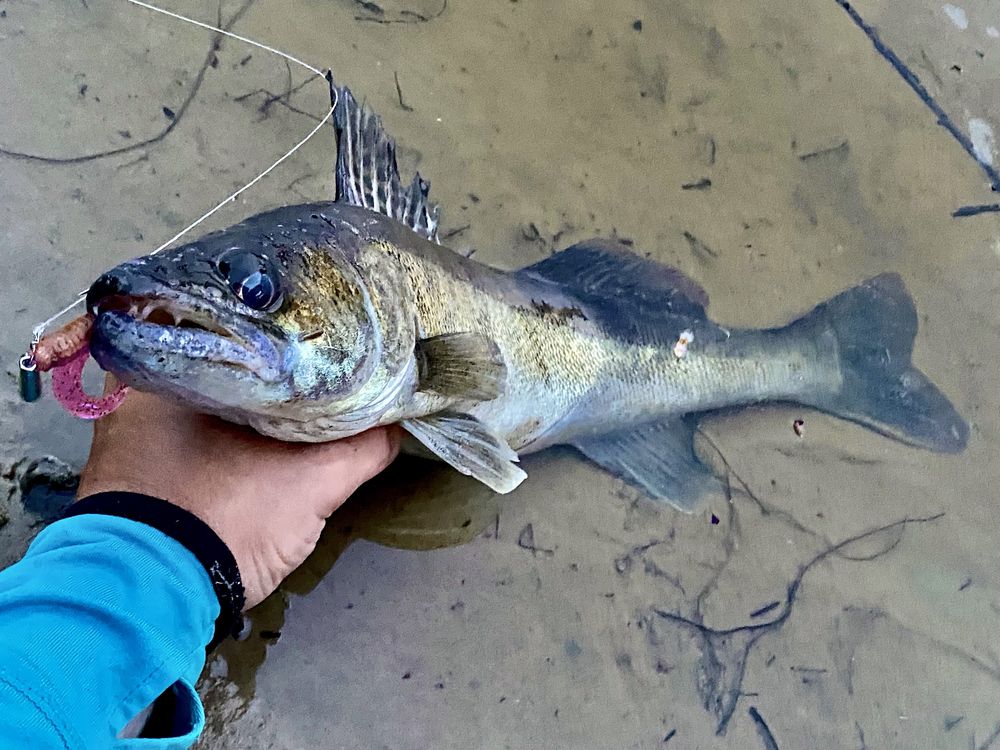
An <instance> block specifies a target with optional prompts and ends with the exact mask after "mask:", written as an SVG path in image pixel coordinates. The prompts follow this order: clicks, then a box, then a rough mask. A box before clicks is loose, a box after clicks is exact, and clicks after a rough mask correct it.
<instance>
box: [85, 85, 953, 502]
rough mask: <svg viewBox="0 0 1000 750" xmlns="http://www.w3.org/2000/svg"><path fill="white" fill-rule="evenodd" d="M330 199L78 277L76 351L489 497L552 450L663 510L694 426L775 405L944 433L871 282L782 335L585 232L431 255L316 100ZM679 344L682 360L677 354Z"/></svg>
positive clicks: (382, 174)
mask: <svg viewBox="0 0 1000 750" xmlns="http://www.w3.org/2000/svg"><path fill="white" fill-rule="evenodd" d="M339 97H340V99H339V102H338V111H337V116H336V123H337V133H338V161H337V186H338V190H337V192H338V195H337V200H335V201H330V202H324V203H315V204H308V205H301V206H289V207H285V208H281V209H277V210H275V211H271V212H268V213H265V214H261V215H258V216H255V217H252V218H250V219H248V220H246V221H244V222H242V223H241V224H238V225H236V226H234V227H231V228H229V229H226V230H223V231H221V232H217V233H214V234H210V235H207V236H206V237H203V238H201V239H199V240H198V241H196V242H194V243H191V244H189V245H184V246H181V247H178V248H175V249H173V250H170V251H168V252H167V253H165V254H163V255H159V256H153V257H145V258H139V259H136V260H133V261H130V262H128V263H125V264H122V265H120V266H118V267H116V268H115V269H112V270H111V271H109V272H108V273H107V274H105V275H103V276H102V277H101V278H100V279H98V280H97V281H96V282H95V283H94V285H93V286H92V287H91V290H90V293H89V295H88V305H89V308H90V310H91V312H92V313H94V314H95V315H96V323H95V330H94V334H93V339H92V343H91V350H92V351H93V353H94V356H95V357H96V358H97V360H98V362H99V363H100V364H101V365H102V366H103V367H104V368H105V369H107V370H109V371H111V372H113V373H115V374H116V375H117V376H118V377H119V378H121V379H123V380H124V381H125V382H127V383H129V384H131V385H133V386H135V387H137V388H140V389H145V390H152V391H156V392H160V393H164V394H168V395H171V396H173V397H175V398H178V399H180V400H183V401H185V402H187V403H190V404H192V405H194V406H195V407H197V408H199V409H201V410H203V411H206V412H209V413H213V414H217V415H219V416H221V417H223V418H225V419H228V420H230V421H233V422H237V423H242V424H248V425H250V426H252V427H253V428H254V429H256V430H257V431H259V432H261V433H263V434H266V435H270V436H273V437H276V438H279V439H282V440H287V441H324V440H333V439H338V438H341V437H346V436H349V435H353V434H356V433H358V432H361V431H363V430H365V429H369V428H372V427H375V426H379V425H386V424H395V423H399V424H402V425H403V426H404V427H405V428H406V429H407V430H408V431H409V432H410V434H411V435H412V436H413V437H414V438H415V439H416V441H415V443H414V444H415V445H418V446H419V447H420V450H421V451H423V452H426V453H429V454H431V455H433V456H436V457H438V458H440V459H442V460H444V461H446V462H448V463H449V464H451V465H452V466H454V467H455V468H457V469H458V470H460V471H462V472H463V473H466V474H470V475H472V476H474V477H476V478H477V479H479V480H480V481H483V482H484V483H486V484H488V485H489V486H490V487H492V488H493V489H495V490H497V491H499V492H507V491H510V490H511V489H513V488H514V487H516V486H517V485H518V484H519V483H520V482H521V481H522V480H523V479H524V476H525V475H524V472H523V471H522V470H521V469H520V468H519V467H518V466H517V465H516V462H517V457H518V455H519V454H525V453H530V452H533V451H537V450H541V449H543V448H546V447H549V446H552V445H557V444H567V445H573V446H575V447H577V448H578V449H579V450H580V451H581V452H582V453H584V455H586V456H587V457H588V458H590V459H591V460H593V461H594V462H595V463H597V464H599V465H601V466H602V467H604V468H605V469H607V470H609V471H611V472H613V473H615V474H616V475H618V476H620V477H622V478H624V479H625V480H626V481H629V482H631V483H632V484H635V485H637V486H639V487H640V488H642V489H643V490H645V491H646V492H647V493H648V494H650V495H651V496H653V497H655V498H658V499H662V500H666V501H668V502H670V503H671V504H673V505H674V506H675V507H678V508H681V509H684V510H690V509H691V508H692V507H693V505H694V502H695V501H696V500H697V497H698V496H699V495H700V494H701V493H702V492H703V491H704V489H705V488H706V486H708V485H711V484H713V483H715V481H716V480H715V479H714V477H713V476H712V475H711V473H710V472H709V471H708V469H707V468H706V467H705V466H703V465H702V464H701V463H700V462H699V461H698V459H697V457H696V456H695V454H694V450H693V443H692V438H693V429H694V425H695V418H696V417H697V415H699V414H704V413H706V412H710V411H712V410H716V409H720V408H726V407H733V406H739V405H745V404H751V403H760V402H765V401H791V402H796V403H801V404H804V405H807V406H812V407H816V408H819V409H822V410H824V411H827V412H830V413H833V414H836V415H838V416H841V417H844V418H847V419H852V420H854V421H857V422H860V423H863V424H865V425H867V426H869V427H872V428H874V429H876V430H878V431H880V432H883V433H885V434H887V435H890V436H892V437H895V438H898V439H900V440H903V441H905V442H908V443H911V444H915V445H918V446H921V447H925V448H930V449H933V450H938V451H957V450H961V449H962V448H963V447H964V445H965V443H966V440H967V437H968V428H967V426H966V424H965V422H964V421H963V420H962V418H961V417H960V416H959V415H958V414H957V412H956V411H955V410H954V408H953V407H952V406H951V404H950V403H949V402H948V400H947V398H945V397H944V396H943V395H942V394H941V393H940V392H939V391H938V390H937V389H936V388H935V387H934V386H933V385H932V384H931V383H930V381H929V380H927V378H926V377H925V376H924V375H923V374H922V373H920V372H919V371H918V370H916V369H915V368H914V367H913V366H912V364H911V362H910V354H911V350H912V343H913V339H914V337H915V335H916V328H917V319H916V313H915V310H914V308H913V304H912V301H911V300H910V298H909V295H908V294H907V293H906V290H905V288H904V287H903V284H902V282H901V280H900V279H899V278H898V277H897V276H894V275H883V276H880V277H876V278H875V279H872V280H869V281H867V282H865V283H863V284H861V285H860V286H858V287H856V288H854V289H851V290H848V291H846V292H844V293H842V294H841V295H839V296H837V297H835V298H834V299H832V300H830V301H828V302H826V303H824V304H822V305H820V306H819V307H817V308H816V309H815V310H814V311H813V312H811V313H810V314H808V315H806V316H804V317H803V318H801V319H799V320H797V321H794V322H792V323H791V324H789V325H787V326H784V327H781V328H774V329H764V330H756V329H734V330H727V329H725V328H723V327H721V326H719V325H718V324H716V323H713V322H712V321H711V320H709V319H708V317H707V315H706V313H705V308H706V306H707V302H708V299H707V295H706V294H705V292H704V291H703V290H702V289H701V288H700V287H699V286H698V285H697V284H696V283H695V282H693V281H692V280H690V279H688V278H687V277H685V276H684V275H683V274H681V273H680V272H678V271H676V270H673V269H669V268H666V267H664V266H662V265H660V264H657V263H655V262H653V261H649V260H646V259H645V258H642V257H640V256H637V255H635V254H633V253H631V252H629V251H627V250H625V249H624V248H621V247H619V246H616V245H614V244H613V243H608V242H605V241H600V240H595V241H592V242H588V243H581V244H579V245H576V246H573V247H571V248H568V249H566V250H564V251H562V252H560V253H557V254H556V255H554V256H552V257H551V258H548V259H546V260H543V261H541V262H540V263H537V264H535V265H533V266H529V267H528V268H525V269H520V270H517V271H501V270H497V269H494V268H491V267H489V266H486V265H483V264H480V263H478V262H476V261H474V260H472V259H469V258H465V257H463V256H461V255H459V254H457V253H454V252H452V251H450V250H448V249H447V248H445V247H443V246H441V245H440V244H438V243H437V242H436V240H437V210H436V208H434V207H432V206H431V205H430V204H429V203H428V201H427V194H428V189H429V185H427V183H426V182H425V181H423V180H422V179H421V178H420V176H419V175H417V177H416V178H415V179H414V181H413V183H412V184H411V185H410V186H409V187H408V188H404V187H403V186H402V185H401V184H400V182H399V179H398V171H397V169H396V164H395V156H394V145H393V143H392V141H391V139H390V138H388V136H387V135H386V134H385V133H384V132H383V131H382V127H381V122H380V120H379V119H378V118H377V117H376V116H374V115H373V114H372V113H370V112H369V111H368V110H367V109H365V108H363V107H360V106H359V105H357V103H356V102H355V101H354V99H353V97H351V95H350V92H349V91H348V90H347V89H339ZM679 339H680V340H681V342H682V343H683V345H684V346H683V347H679V346H678V341H679Z"/></svg>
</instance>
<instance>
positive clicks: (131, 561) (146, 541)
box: [0, 515, 219, 750]
mask: <svg viewBox="0 0 1000 750" xmlns="http://www.w3.org/2000/svg"><path fill="white" fill-rule="evenodd" d="M218 614H219V601H218V598H217V596H216V594H215V592H214V590H213V588H212V584H211V581H210V580H209V577H208V574H207V573H206V572H205V568H204V567H203V566H202V565H201V564H200V563H199V562H198V560H197V558H196V557H195V556H194V555H193V554H192V553H191V552H189V551H188V549H187V548H186V547H184V546H183V545H181V544H180V543H179V542H177V541H175V540H174V539H172V538H171V537H169V536H167V535H165V534H164V533H162V532H160V531H158V530H156V529H154V528H152V527H150V526H146V525H145V524H142V523H138V522H136V521H131V520H127V519H124V518H117V517H114V516H104V515H81V516H76V517H71V518H66V519H64V520H61V521H57V522H56V523H54V524H52V525H51V526H49V527H48V528H46V529H45V530H44V531H42V532H41V533H40V534H39V535H38V536H37V537H36V538H35V540H34V542H33V543H32V545H31V547H30V548H29V549H28V552H27V553H26V554H25V556H24V558H23V559H22V560H20V561H19V562H18V563H16V564H14V565H12V566H11V567H9V568H7V569H6V570H3V571H0V747H4V748H8V747H10V748H15V747H24V748H28V747H30V748H33V749H37V750H49V748H59V749H62V748H67V749H72V750H80V749H83V748H86V749H89V748H133V749H135V750H138V749H139V748H148V749H150V750H152V749H154V748H155V749H157V750H159V749H160V748H164V749H166V748H170V750H174V749H179V748H187V747H190V745H191V744H193V742H194V741H195V739H196V738H197V737H198V735H199V734H200V732H201V730H202V728H203V726H204V721H205V716H204V711H203V709H202V706H201V702H200V700H199V699H198V695H197V693H196V692H195V690H194V684H195V681H196V680H197V679H198V675H199V673H200V672H201V669H202V667H203V666H204V663H205V646H206V644H207V643H208V642H209V640H210V639H211V637H212V633H213V627H214V623H215V619H216V617H217V616H218ZM171 689H172V690H173V692H174V695H175V706H176V712H177V713H176V714H175V719H177V720H179V723H178V722H175V726H176V727H177V731H176V732H175V733H174V736H173V737H171V738H168V739H117V736H118V734H119V732H120V731H121V730H122V728H123V727H124V726H125V725H126V724H127V723H128V721H129V720H130V719H132V718H133V717H134V716H135V715H136V714H137V713H138V712H139V711H141V710H142V709H144V708H146V707H147V706H148V705H149V704H150V703H152V702H153V701H154V700H156V699H157V697H159V696H160V695H161V694H162V693H164V692H165V691H167V690H171Z"/></svg>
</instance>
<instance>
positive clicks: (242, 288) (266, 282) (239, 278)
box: [216, 248, 281, 312]
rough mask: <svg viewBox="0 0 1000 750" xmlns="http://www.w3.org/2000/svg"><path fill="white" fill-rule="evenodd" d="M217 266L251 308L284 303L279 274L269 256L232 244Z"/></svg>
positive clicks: (267, 308)
mask: <svg viewBox="0 0 1000 750" xmlns="http://www.w3.org/2000/svg"><path fill="white" fill-rule="evenodd" d="M216 266H217V267H218V269H219V273H220V274H221V275H222V278H224V279H225V280H226V283H227V284H228V285H229V288H230V289H231V290H232V292H233V294H235V295H236V296H237V297H239V298H240V301H241V302H243V304H244V305H246V306H247V307H249V308H250V309H252V310H261V311H264V312H273V311H274V310H276V309H277V308H278V306H279V305H280V304H281V289H280V287H279V284H278V275H277V274H276V273H275V272H274V268H273V267H272V265H271V263H270V262H269V261H268V260H267V259H266V258H262V257H261V256H259V255H257V254H255V253H251V252H250V251H249V250H243V249H240V248H233V249H231V250H227V251H226V252H225V253H224V254H223V256H222V257H221V258H219V260H218V262H217V263H216Z"/></svg>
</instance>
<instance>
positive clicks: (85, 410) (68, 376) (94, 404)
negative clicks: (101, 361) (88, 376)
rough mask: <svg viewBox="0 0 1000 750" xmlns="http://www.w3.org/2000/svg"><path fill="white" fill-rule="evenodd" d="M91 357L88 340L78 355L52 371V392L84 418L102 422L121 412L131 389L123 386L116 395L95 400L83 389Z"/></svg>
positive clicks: (81, 346)
mask: <svg viewBox="0 0 1000 750" xmlns="http://www.w3.org/2000/svg"><path fill="white" fill-rule="evenodd" d="M89 357H90V342H89V341H87V340H84V341H83V342H81V345H80V348H79V349H78V350H77V352H76V353H75V354H73V355H72V356H71V357H69V358H68V359H66V360H63V361H61V362H60V363H59V364H58V365H55V366H54V367H53V368H52V392H53V393H54V394H55V397H56V399H57V400H58V401H59V403H60V404H61V405H62V407H63V408H64V409H65V410H66V411H68V412H69V413H70V414H73V415H74V416H77V417H80V418H82V419H100V418H101V417H103V416H105V415H107V414H110V413H111V412H113V411H114V410H115V409H117V408H118V407H119V406H120V405H121V403H122V401H124V400H125V394H126V393H127V392H128V388H127V387H126V386H125V385H124V384H122V383H119V384H118V387H117V388H116V389H115V390H114V392H113V393H109V394H107V395H106V396H100V397H94V396H91V395H90V394H88V393H87V392H86V391H85V390H83V368H84V367H85V366H86V364H87V359H88V358H89Z"/></svg>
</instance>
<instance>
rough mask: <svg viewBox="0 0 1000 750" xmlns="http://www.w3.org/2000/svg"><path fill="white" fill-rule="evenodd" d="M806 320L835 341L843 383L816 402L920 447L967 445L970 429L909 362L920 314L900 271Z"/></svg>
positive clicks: (819, 309)
mask: <svg viewBox="0 0 1000 750" xmlns="http://www.w3.org/2000/svg"><path fill="white" fill-rule="evenodd" d="M800 324H810V325H820V326H822V327H823V328H825V329H826V330H829V331H832V332H833V333H834V335H835V336H836V340H837V353H838V359H839V362H840V370H841V376H842V378H843V384H842V386H841V388H840V391H839V392H838V393H837V394H835V395H833V396H827V397H823V398H819V399H817V400H816V401H815V402H814V403H813V404H812V405H813V406H816V407H817V408H819V409H822V410H823V411H826V412H829V413H831V414H834V415H836V416H839V417H843V418H844V419H849V420H851V421H854V422H858V423H860V424H863V425H865V426H866V427H869V428H871V429H873V430H875V431H876V432H879V433H882V434H884V435H887V436H888V437H892V438H895V439H897V440H900V441H902V442H904V443H909V444H911V445H915V446H918V447H921V448H927V449H929V450H933V451H938V452H941V453H958V452H959V451H961V450H962V449H963V448H965V445H966V443H967V442H968V439H969V426H968V425H967V424H966V423H965V420H963V419H962V417H961V416H959V414H958V412H957V411H956V410H955V407H954V406H952V404H951V402H950V401H949V400H948V399H947V397H945V395H944V394H943V393H941V391H939V390H938V389H937V387H936V386H935V385H934V384H933V383H931V381H930V380H928V379H927V376H926V375H924V374H923V373H922V372H920V370H918V369H916V368H915V367H914V366H913V362H912V361H911V356H912V354H913V340H914V338H915V337H916V335H917V311H916V308H915V307H914V305H913V300H912V299H911V298H910V295H909V293H908V292H907V291H906V287H905V286H904V285H903V280H902V279H901V278H900V277H899V276H898V275H896V274H883V275H881V276H876V277H875V278H873V279H870V280H868V281H866V282H864V283H863V284H860V285H859V286H856V287H854V288H853V289H848V290H847V291H846V292H842V293H841V294H839V295H837V296H836V297H834V298H833V299H831V300H829V301H828V302H825V303H824V304H822V305H820V306H819V307H817V308H816V309H815V310H814V311H813V312H811V313H810V314H809V315H808V316H806V318H804V319H803V320H802V321H800ZM793 325H795V324H793Z"/></svg>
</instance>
